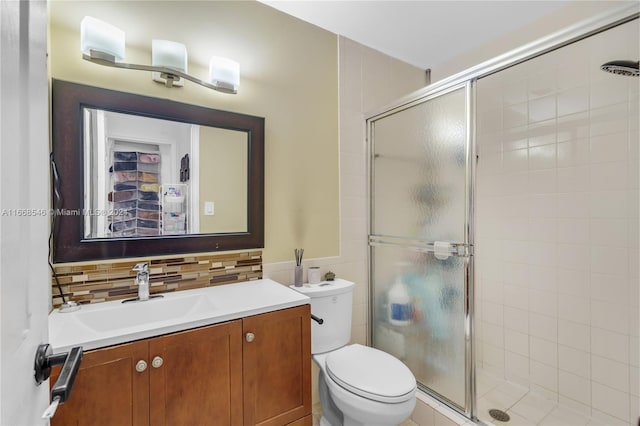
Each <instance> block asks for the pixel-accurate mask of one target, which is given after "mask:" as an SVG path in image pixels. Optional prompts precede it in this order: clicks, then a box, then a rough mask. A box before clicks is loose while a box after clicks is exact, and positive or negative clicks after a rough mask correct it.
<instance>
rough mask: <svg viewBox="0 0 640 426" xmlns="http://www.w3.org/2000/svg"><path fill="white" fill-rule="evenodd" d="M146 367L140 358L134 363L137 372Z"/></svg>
mask: <svg viewBox="0 0 640 426" xmlns="http://www.w3.org/2000/svg"><path fill="white" fill-rule="evenodd" d="M146 369H147V363H146V362H145V361H144V360H142V359H141V360H140V361H138V363H137V364H136V371H137V372H138V373H142V372H143V371H144V370H146Z"/></svg>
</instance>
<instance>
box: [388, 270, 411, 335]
mask: <svg viewBox="0 0 640 426" xmlns="http://www.w3.org/2000/svg"><path fill="white" fill-rule="evenodd" d="M387 298H388V300H389V303H388V305H389V323H391V324H393V325H399V326H405V325H409V324H411V315H412V309H411V297H410V296H409V292H408V291H407V287H406V286H405V285H404V283H403V282H402V280H401V279H400V277H397V278H396V282H395V283H394V284H393V286H391V288H390V289H389V293H388V294H387Z"/></svg>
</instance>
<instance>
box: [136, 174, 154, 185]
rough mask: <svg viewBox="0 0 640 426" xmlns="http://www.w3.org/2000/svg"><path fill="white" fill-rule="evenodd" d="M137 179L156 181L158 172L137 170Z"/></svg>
mask: <svg viewBox="0 0 640 426" xmlns="http://www.w3.org/2000/svg"><path fill="white" fill-rule="evenodd" d="M138 180H139V181H140V182H147V183H158V174H157V173H149V172H139V173H138Z"/></svg>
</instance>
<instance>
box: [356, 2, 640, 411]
mask: <svg viewBox="0 0 640 426" xmlns="http://www.w3.org/2000/svg"><path fill="white" fill-rule="evenodd" d="M634 19H640V4H639V3H634V4H629V5H623V6H621V7H618V8H616V9H614V10H611V11H608V12H605V13H603V14H601V15H598V16H596V17H593V18H591V19H587V20H584V21H581V22H579V23H577V24H575V25H572V26H570V27H568V28H566V29H564V30H561V31H558V32H556V33H553V34H550V35H549V36H546V37H543V38H541V39H538V40H536V41H534V42H531V43H529V44H526V45H524V46H521V47H520V48H517V49H514V50H511V51H509V52H507V53H505V54H502V55H499V56H497V57H495V58H492V59H490V60H488V61H485V62H482V63H480V64H478V65H475V66H473V67H470V68H468V69H466V70H463V71H461V72H459V73H457V74H454V75H452V76H450V77H448V78H445V79H443V80H440V81H437V82H435V83H433V84H430V85H428V86H426V87H424V88H423V89H420V90H418V91H416V92H413V93H411V94H409V95H407V96H405V97H403V98H400V99H399V100H397V101H396V102H394V103H391V104H388V105H386V106H383V107H382V108H379V109H377V110H374V111H370V112H369V113H368V114H365V120H366V124H367V129H366V144H367V159H368V161H367V166H368V170H367V173H368V176H369V185H368V186H367V190H368V194H367V196H368V200H369V218H368V219H369V224H368V227H369V231H371V226H372V222H373V221H372V214H373V209H372V208H371V206H372V205H373V198H372V190H371V189H372V188H371V184H372V168H371V165H372V157H371V155H372V152H373V150H372V147H371V141H372V131H371V121H373V120H374V119H379V118H381V117H383V116H385V115H388V114H391V113H392V112H398V111H400V110H402V109H405V108H409V107H411V106H413V105H416V104H418V103H421V102H425V101H427V100H429V99H432V98H434V97H436V96H439V95H442V94H445V93H447V92H449V91H451V90H454V89H457V88H459V87H460V86H462V85H468V86H469V88H468V90H469V93H468V96H467V106H468V109H467V124H468V126H469V127H468V129H467V130H468V132H467V142H468V147H467V149H468V150H470V152H469V155H471V159H472V160H473V161H471V162H470V163H469V167H470V172H469V176H468V182H467V183H468V185H469V190H470V196H469V203H470V204H469V212H470V216H469V217H468V220H467V226H468V230H467V232H469V233H470V235H469V240H468V242H469V244H470V247H471V253H470V256H469V262H468V266H467V268H466V274H467V280H466V285H467V288H466V289H465V290H466V295H465V296H466V299H465V316H466V317H465V345H466V346H465V349H466V353H465V356H466V368H467V371H468V374H467V377H466V382H467V383H466V396H465V405H466V407H465V409H464V411H461V410H460V409H459V408H458V407H457V406H456V405H455V404H451V403H449V402H448V401H447V400H446V398H443V397H442V396H441V395H437V394H435V395H433V392H430V391H428V390H426V389H422V390H424V391H426V393H428V394H432V396H434V397H435V398H436V399H438V400H440V401H442V402H443V403H445V404H446V405H447V406H449V407H450V408H452V409H454V410H455V411H457V412H461V413H462V414H464V415H465V416H467V417H468V418H470V419H472V420H477V417H476V411H477V401H476V380H475V370H476V369H475V364H476V362H475V359H474V343H473V340H474V337H475V329H474V318H473V314H474V294H473V293H474V288H473V273H474V265H473V249H472V247H473V246H472V242H473V239H472V238H473V226H474V223H473V207H474V192H475V169H476V161H475V159H476V134H475V128H476V127H475V126H476V116H475V111H476V85H475V83H476V82H477V80H479V79H481V78H483V77H486V76H488V75H491V74H494V73H496V72H499V71H502V70H504V69H506V68H509V67H511V66H513V65H517V64H520V63H523V62H525V61H528V60H529V59H533V58H535V57H537V56H541V55H543V54H545V53H549V52H551V51H554V50H556V49H560V48H562V47H564V46H567V45H569V44H571V43H574V42H577V41H580V40H583V39H586V38H588V37H590V36H592V35H595V34H598V33H600V32H603V31H606V30H608V29H611V28H613V27H616V26H618V25H622V24H625V23H627V22H630V21H633V20H634ZM370 235H371V233H370ZM376 244H379V243H378V242H376V241H375V239H373V240H372V239H371V238H370V239H369V245H370V249H369V251H368V256H369V259H368V263H369V300H371V297H372V294H373V288H372V287H373V283H372V279H371V277H372V276H373V275H372V272H373V264H372V260H371V259H372V255H371V253H372V247H373V246H374V245H376ZM368 318H369V334H368V338H369V341H371V340H372V334H373V328H372V327H371V324H372V320H373V311H372V308H371V303H370V304H369V316H368Z"/></svg>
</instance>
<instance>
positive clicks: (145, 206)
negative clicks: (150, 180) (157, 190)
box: [138, 201, 160, 211]
mask: <svg viewBox="0 0 640 426" xmlns="http://www.w3.org/2000/svg"><path fill="white" fill-rule="evenodd" d="M138 208H139V209H142V210H155V211H160V205H159V204H158V203H154V202H153V201H138Z"/></svg>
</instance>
